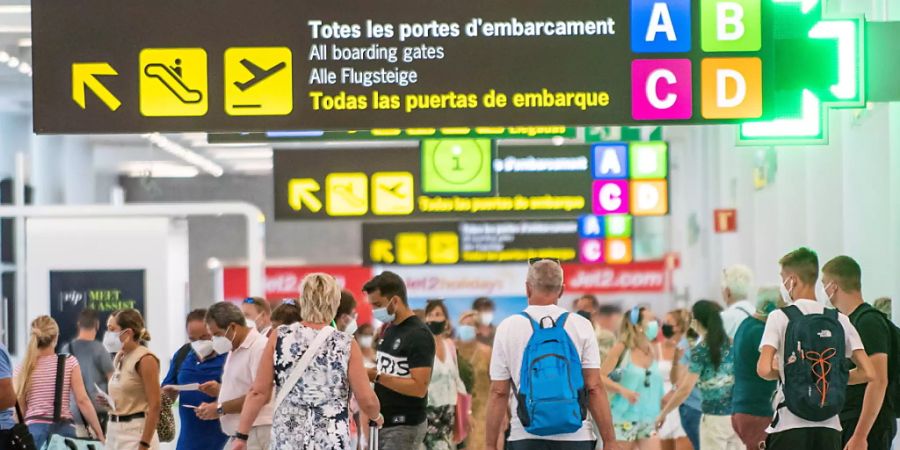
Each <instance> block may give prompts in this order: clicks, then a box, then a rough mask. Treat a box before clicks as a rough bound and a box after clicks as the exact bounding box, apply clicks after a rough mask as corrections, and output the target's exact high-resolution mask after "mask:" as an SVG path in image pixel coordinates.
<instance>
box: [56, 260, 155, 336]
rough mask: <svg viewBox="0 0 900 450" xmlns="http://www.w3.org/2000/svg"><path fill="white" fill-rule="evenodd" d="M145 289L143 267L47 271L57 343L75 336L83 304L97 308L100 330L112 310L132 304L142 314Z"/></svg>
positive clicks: (129, 306)
mask: <svg viewBox="0 0 900 450" xmlns="http://www.w3.org/2000/svg"><path fill="white" fill-rule="evenodd" d="M145 292H146V291H145V284H144V271H143V270H52V271H50V317H53V319H54V320H56V323H58V324H59V333H60V335H59V344H60V345H63V344H65V343H67V342H69V341H70V340H72V339H73V338H74V337H75V335H76V334H77V333H78V315H79V314H80V313H81V311H82V310H84V309H86V308H90V309H93V310H95V311H97V313H98V316H99V319H100V329H101V330H104V329H106V328H105V325H106V320H107V319H108V318H109V315H110V314H111V313H112V312H113V311H116V310H120V309H128V308H133V309H136V310H138V311H140V312H141V314H144V312H145V311H144V298H145V295H146V294H145ZM101 334H102V333H101Z"/></svg>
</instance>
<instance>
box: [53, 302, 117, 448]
mask: <svg viewBox="0 0 900 450" xmlns="http://www.w3.org/2000/svg"><path fill="white" fill-rule="evenodd" d="M99 329H100V320H99V319H98V317H97V312H96V311H94V310H92V309H85V310H82V311H81V313H80V314H79V315H78V337H76V338H75V339H74V340H72V342H70V343H68V344H66V345H64V346H63V347H62V353H68V354H70V355H72V356H74V357H75V359H77V360H78V365H79V366H81V377H82V378H83V379H84V387H85V389H86V390H87V392H88V393H90V397H91V398H92V399H95V398H96V397H97V395H96V390H97V388H95V387H94V384H95V383H96V384H97V386H100V388H101V389H103V392H107V388H106V385H107V382H109V377H110V376H112V373H113V364H112V358H110V356H109V352H107V351H106V349H105V348H103V344H101V343H100V341H98V340H97V331H98V330H99ZM70 404H71V405H72V417H74V418H75V424H76V425H78V426H79V428H80V427H81V425H82V421H81V414H80V412H79V411H78V406H77V405H76V404H75V402H71V403H70ZM94 408H95V409H96V410H97V417H98V418H99V419H100V425H101V426H102V427H103V430H104V432H105V431H106V423H107V421H108V420H109V415H108V414H107V412H106V408H105V407H103V406H102V405H99V404H98V403H97V401H96V400H94Z"/></svg>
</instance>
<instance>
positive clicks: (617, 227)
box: [603, 214, 631, 238]
mask: <svg viewBox="0 0 900 450" xmlns="http://www.w3.org/2000/svg"><path fill="white" fill-rule="evenodd" d="M603 219H604V222H606V223H605V224H604V225H606V227H605V229H604V230H603V231H604V232H605V234H606V236H607V237H612V238H615V237H631V216H629V215H627V214H622V215H611V216H606V217H604V218H603Z"/></svg>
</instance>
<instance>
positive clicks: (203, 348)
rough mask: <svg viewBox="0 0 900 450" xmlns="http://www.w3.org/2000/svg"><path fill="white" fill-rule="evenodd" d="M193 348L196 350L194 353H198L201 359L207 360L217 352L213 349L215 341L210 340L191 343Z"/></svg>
mask: <svg viewBox="0 0 900 450" xmlns="http://www.w3.org/2000/svg"><path fill="white" fill-rule="evenodd" d="M191 348H192V349H194V353H196V354H197V356H199V357H200V359H206V357H207V356H209V355H211V354H212V353H213V352H214V351H215V350H214V349H213V341H209V340H200V341H194V342H191Z"/></svg>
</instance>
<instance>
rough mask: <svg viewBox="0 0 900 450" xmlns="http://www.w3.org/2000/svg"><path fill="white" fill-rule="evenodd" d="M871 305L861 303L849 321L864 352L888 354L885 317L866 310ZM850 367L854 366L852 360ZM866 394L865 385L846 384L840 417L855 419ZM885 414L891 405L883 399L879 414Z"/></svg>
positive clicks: (887, 330) (887, 332)
mask: <svg viewBox="0 0 900 450" xmlns="http://www.w3.org/2000/svg"><path fill="white" fill-rule="evenodd" d="M872 309H874V308H872V305H869V304H868V303H863V304H862V305H860V306H859V307H857V308H856V310H855V311H853V312H852V313H851V314H850V322H852V323H853V325H854V327H855V328H856V331H857V332H858V333H859V337H860V339H861V340H862V343H863V346H864V347H865V348H866V354H867V355H869V356H872V355H874V354H877V353H883V354H885V355H888V356H890V351H891V347H890V346H891V330H890V328H888V324H887V321H886V320H885V317H884V316H883V315H882V314H881V313H879V312H877V311H876V312H867V311H868V310H872ZM848 362H849V363H850V368H851V369H853V368H855V367H856V365H855V364H853V362H852V361H848ZM865 396H866V385H865V384H857V385H854V386H847V400H846V402H844V409H843V410H842V411H841V419H842V420H848V419H856V418H858V417H859V415H860V413H861V412H862V405H863V398H864V397H865ZM885 414H890V415H893V411H891V407H890V405H889V404H888V402H887V399H885V402H884V404H883V406H882V407H881V412H880V413H879V416H883V415H885Z"/></svg>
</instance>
